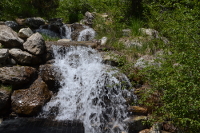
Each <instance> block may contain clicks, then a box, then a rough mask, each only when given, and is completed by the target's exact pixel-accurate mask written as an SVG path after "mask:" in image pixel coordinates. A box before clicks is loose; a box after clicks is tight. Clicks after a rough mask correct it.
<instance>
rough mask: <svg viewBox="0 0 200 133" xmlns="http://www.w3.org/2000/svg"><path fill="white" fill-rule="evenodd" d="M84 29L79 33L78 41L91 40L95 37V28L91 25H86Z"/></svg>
mask: <svg viewBox="0 0 200 133" xmlns="http://www.w3.org/2000/svg"><path fill="white" fill-rule="evenodd" d="M84 28H85V29H84V30H82V31H81V32H80V33H79V36H78V39H77V41H91V40H92V39H94V37H95V31H94V29H92V28H90V27H89V26H84Z"/></svg>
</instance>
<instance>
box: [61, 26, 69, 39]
mask: <svg viewBox="0 0 200 133" xmlns="http://www.w3.org/2000/svg"><path fill="white" fill-rule="evenodd" d="M71 33H72V31H71V27H70V26H68V25H66V24H64V25H63V26H61V27H60V35H61V37H62V38H66V39H70V40H71Z"/></svg>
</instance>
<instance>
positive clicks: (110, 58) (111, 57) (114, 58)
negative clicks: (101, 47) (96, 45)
mask: <svg viewBox="0 0 200 133" xmlns="http://www.w3.org/2000/svg"><path fill="white" fill-rule="evenodd" d="M100 54H101V56H102V58H103V63H104V64H107V65H111V66H119V65H120V62H119V60H118V57H119V55H118V54H116V53H110V52H100Z"/></svg>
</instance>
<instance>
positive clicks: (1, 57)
mask: <svg viewBox="0 0 200 133" xmlns="http://www.w3.org/2000/svg"><path fill="white" fill-rule="evenodd" d="M8 58H9V52H8V49H0V65H1V64H4V63H5V62H6V60H7V59H8Z"/></svg>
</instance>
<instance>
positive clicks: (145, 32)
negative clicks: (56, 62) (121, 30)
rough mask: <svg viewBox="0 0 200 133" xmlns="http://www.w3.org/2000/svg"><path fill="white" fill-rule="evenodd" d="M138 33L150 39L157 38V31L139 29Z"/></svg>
mask: <svg viewBox="0 0 200 133" xmlns="http://www.w3.org/2000/svg"><path fill="white" fill-rule="evenodd" d="M139 32H141V33H142V34H143V35H146V36H150V37H151V38H159V33H158V31H156V30H154V29H145V28H140V29H139Z"/></svg>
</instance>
